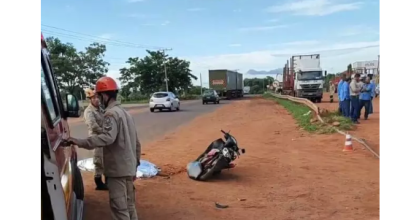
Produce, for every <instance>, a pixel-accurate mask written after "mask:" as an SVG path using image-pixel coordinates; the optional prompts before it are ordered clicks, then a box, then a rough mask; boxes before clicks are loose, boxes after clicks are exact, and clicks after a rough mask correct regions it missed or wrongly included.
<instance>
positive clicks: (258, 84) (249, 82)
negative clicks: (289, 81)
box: [244, 76, 274, 94]
mask: <svg viewBox="0 0 400 220" xmlns="http://www.w3.org/2000/svg"><path fill="white" fill-rule="evenodd" d="M273 82H274V78H273V77H271V76H267V77H265V78H252V79H249V78H246V79H244V86H250V93H251V94H261V93H263V92H264V91H265V90H266V88H267V86H269V85H272V83H273Z"/></svg>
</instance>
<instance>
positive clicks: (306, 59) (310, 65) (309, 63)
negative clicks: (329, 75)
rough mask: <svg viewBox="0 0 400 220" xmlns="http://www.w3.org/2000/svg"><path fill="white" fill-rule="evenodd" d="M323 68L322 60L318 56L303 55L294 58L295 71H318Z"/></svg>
mask: <svg viewBox="0 0 400 220" xmlns="http://www.w3.org/2000/svg"><path fill="white" fill-rule="evenodd" d="M320 67H321V60H320V57H319V56H316V55H302V56H294V57H293V68H294V71H295V72H297V71H298V70H305V69H317V68H320Z"/></svg>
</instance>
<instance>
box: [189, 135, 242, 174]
mask: <svg viewBox="0 0 400 220" xmlns="http://www.w3.org/2000/svg"><path fill="white" fill-rule="evenodd" d="M221 132H222V133H223V134H224V138H225V141H224V140H223V139H222V138H219V139H217V140H215V141H213V142H212V143H211V144H210V145H209V146H208V148H207V149H206V150H205V151H204V153H202V154H201V155H200V156H199V157H198V158H197V159H196V160H195V161H193V162H190V163H189V164H188V165H187V167H186V170H187V174H188V176H189V178H191V179H194V180H201V181H205V180H208V179H210V178H211V177H212V176H213V175H215V174H219V173H221V171H222V170H224V169H230V168H234V167H235V164H233V163H232V162H233V161H234V160H236V158H238V157H239V155H240V154H241V153H242V154H244V153H245V152H246V150H245V149H240V148H239V146H238V143H237V141H236V139H235V138H234V137H233V136H232V135H231V134H229V132H225V131H223V130H221Z"/></svg>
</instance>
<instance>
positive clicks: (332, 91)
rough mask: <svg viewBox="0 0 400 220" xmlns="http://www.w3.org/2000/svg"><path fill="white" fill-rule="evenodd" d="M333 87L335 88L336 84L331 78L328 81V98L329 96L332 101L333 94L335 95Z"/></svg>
mask: <svg viewBox="0 0 400 220" xmlns="http://www.w3.org/2000/svg"><path fill="white" fill-rule="evenodd" d="M335 89H336V86H335V84H334V83H333V81H332V80H331V81H329V98H330V100H329V101H330V102H331V103H332V102H333V95H335Z"/></svg>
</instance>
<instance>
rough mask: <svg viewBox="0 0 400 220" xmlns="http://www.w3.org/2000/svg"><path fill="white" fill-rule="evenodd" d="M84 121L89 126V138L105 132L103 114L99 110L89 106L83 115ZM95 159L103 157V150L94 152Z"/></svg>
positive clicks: (98, 149)
mask: <svg viewBox="0 0 400 220" xmlns="http://www.w3.org/2000/svg"><path fill="white" fill-rule="evenodd" d="M83 119H84V121H85V124H86V125H87V126H88V130H89V137H90V136H93V135H95V134H101V133H102V132H103V128H102V126H103V119H104V118H103V114H102V112H101V110H100V109H99V108H96V107H94V106H93V105H92V104H89V105H88V107H87V108H86V109H85V112H84V113H83ZM94 157H100V158H102V157H103V149H102V148H96V149H95V150H94Z"/></svg>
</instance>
